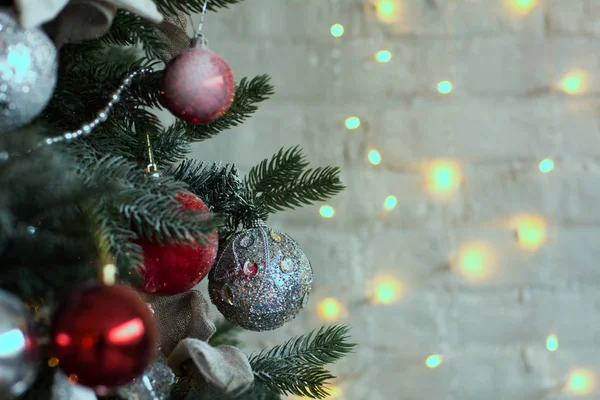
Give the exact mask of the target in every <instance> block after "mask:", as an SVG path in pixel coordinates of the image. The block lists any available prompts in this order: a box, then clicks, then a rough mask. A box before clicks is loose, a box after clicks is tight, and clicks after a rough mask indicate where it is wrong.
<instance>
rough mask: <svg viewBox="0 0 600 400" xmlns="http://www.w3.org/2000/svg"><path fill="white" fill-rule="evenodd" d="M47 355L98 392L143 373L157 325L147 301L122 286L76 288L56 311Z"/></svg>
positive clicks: (152, 352) (151, 354)
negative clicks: (54, 358)
mask: <svg viewBox="0 0 600 400" xmlns="http://www.w3.org/2000/svg"><path fill="white" fill-rule="evenodd" d="M50 336H51V340H52V343H51V353H52V356H53V357H56V358H57V359H58V361H59V364H58V365H59V367H60V368H61V369H62V370H63V371H64V373H65V374H67V376H69V377H70V380H71V381H75V382H77V383H79V384H82V385H85V386H89V387H92V388H94V389H95V390H97V391H98V392H99V393H102V392H106V390H107V389H108V388H114V387H116V386H120V385H124V384H126V383H129V382H131V381H132V380H134V379H135V378H137V377H138V376H139V375H141V374H142V373H143V372H144V370H145V369H146V367H147V366H148V364H149V363H150V362H151V361H152V360H153V359H154V356H155V355H156V346H157V343H156V327H155V322H154V319H153V316H152V312H151V311H150V309H149V307H148V305H147V304H146V303H144V302H143V301H142V299H141V298H140V296H139V295H138V294H137V293H136V292H135V291H133V290H132V289H130V288H128V287H126V286H121V285H113V286H106V285H100V284H97V285H92V286H85V287H81V288H79V289H77V290H75V291H74V292H73V293H71V294H70V295H69V297H68V298H67V299H66V300H65V301H64V302H63V303H62V304H61V305H60V307H59V308H58V309H57V311H56V313H55V315H54V319H53V321H52V327H51V331H50Z"/></svg>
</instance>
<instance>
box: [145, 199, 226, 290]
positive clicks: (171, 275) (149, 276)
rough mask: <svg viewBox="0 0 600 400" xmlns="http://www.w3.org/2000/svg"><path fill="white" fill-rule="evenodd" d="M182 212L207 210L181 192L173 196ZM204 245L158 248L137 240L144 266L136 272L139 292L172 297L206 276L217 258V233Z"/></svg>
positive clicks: (178, 245)
mask: <svg viewBox="0 0 600 400" xmlns="http://www.w3.org/2000/svg"><path fill="white" fill-rule="evenodd" d="M177 200H178V201H179V202H180V203H181V208H182V209H188V210H196V211H198V212H201V213H207V212H208V211H209V210H208V207H207V206H206V204H204V202H203V201H202V200H201V199H200V198H199V197H198V196H196V195H194V194H192V193H186V192H182V193H179V194H178V196H177ZM207 239H208V242H207V243H200V242H197V241H195V240H194V241H193V243H185V244H175V245H164V246H163V245H161V244H159V243H153V242H150V241H148V240H139V241H137V243H139V244H140V245H141V246H142V249H143V252H144V265H142V266H140V267H139V268H138V269H139V272H140V274H141V276H142V279H143V281H144V282H143V285H142V288H141V289H142V290H144V291H145V292H146V293H149V294H154V295H173V294H178V293H182V292H185V291H186V290H189V289H191V288H193V287H194V286H196V285H197V284H198V282H200V281H201V280H202V279H204V277H205V276H206V275H207V274H208V271H210V269H211V268H212V266H213V264H214V262H215V258H216V257H217V249H218V241H219V236H218V232H217V231H216V230H215V231H214V232H213V233H211V234H209V235H207Z"/></svg>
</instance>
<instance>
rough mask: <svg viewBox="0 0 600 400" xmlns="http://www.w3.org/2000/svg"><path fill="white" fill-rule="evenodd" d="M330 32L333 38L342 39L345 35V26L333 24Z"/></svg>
mask: <svg viewBox="0 0 600 400" xmlns="http://www.w3.org/2000/svg"><path fill="white" fill-rule="evenodd" d="M330 31H331V35H332V36H333V37H340V36H342V35H343V34H344V26H343V25H342V24H333V25H331V30H330Z"/></svg>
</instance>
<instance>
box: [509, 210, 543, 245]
mask: <svg viewBox="0 0 600 400" xmlns="http://www.w3.org/2000/svg"><path fill="white" fill-rule="evenodd" d="M512 225H513V227H514V229H516V231H517V239H518V240H519V244H520V245H521V247H522V248H524V249H528V250H536V249H538V248H539V247H541V246H542V245H543V244H544V243H545V242H546V238H547V237H546V221H545V220H544V219H543V218H542V217H540V216H537V215H521V216H518V217H515V218H513V222H512Z"/></svg>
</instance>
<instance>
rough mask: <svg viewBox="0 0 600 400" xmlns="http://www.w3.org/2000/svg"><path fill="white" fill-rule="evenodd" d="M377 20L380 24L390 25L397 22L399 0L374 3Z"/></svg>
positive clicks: (383, 0)
mask: <svg viewBox="0 0 600 400" xmlns="http://www.w3.org/2000/svg"><path fill="white" fill-rule="evenodd" d="M375 10H376V13H377V19H378V20H379V21H380V22H383V23H386V24H391V23H394V22H398V20H399V15H400V2H399V0H377V1H376V2H375Z"/></svg>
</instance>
